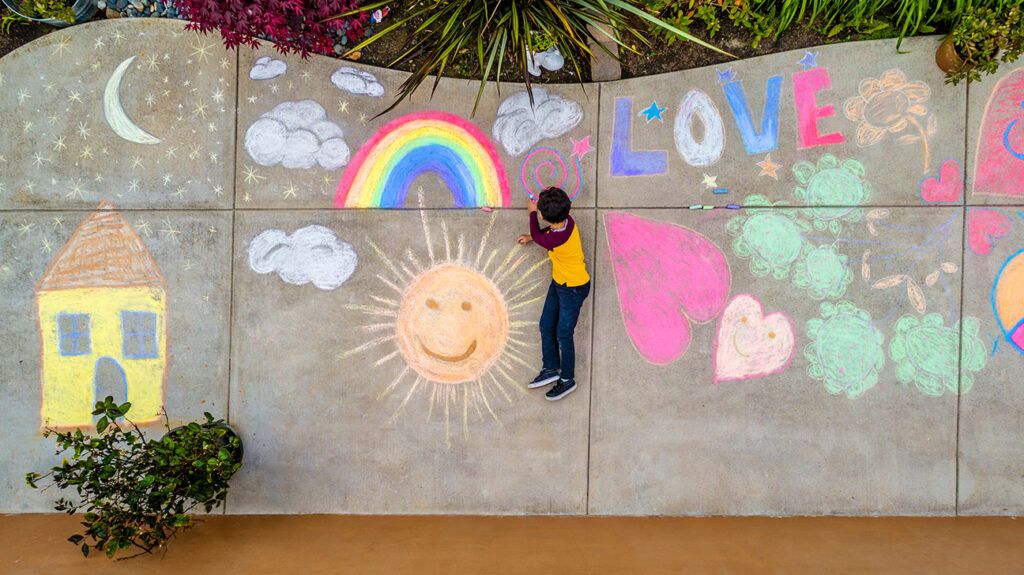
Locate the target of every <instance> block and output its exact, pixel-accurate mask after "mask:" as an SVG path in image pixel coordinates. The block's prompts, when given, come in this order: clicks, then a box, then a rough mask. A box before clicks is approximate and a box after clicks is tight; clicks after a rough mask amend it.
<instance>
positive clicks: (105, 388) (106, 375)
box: [93, 357, 128, 419]
mask: <svg viewBox="0 0 1024 575" xmlns="http://www.w3.org/2000/svg"><path fill="white" fill-rule="evenodd" d="M93 386H94V389H95V393H96V396H95V398H96V399H95V400H96V401H103V400H104V399H106V397H107V396H112V397H113V398H114V402H115V403H117V404H118V405H120V404H122V403H124V402H126V401H128V380H127V379H126V378H125V375H124V368H122V367H121V364H120V363H117V360H116V359H114V358H111V357H101V358H99V359H97V360H96V373H95V375H94V376H93ZM97 419H98V416H97Z"/></svg>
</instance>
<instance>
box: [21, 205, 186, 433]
mask: <svg viewBox="0 0 1024 575" xmlns="http://www.w3.org/2000/svg"><path fill="white" fill-rule="evenodd" d="M36 304H37V308H38V319H39V333H40V338H41V340H42V346H41V350H42V358H41V365H42V378H41V379H42V387H43V391H42V409H41V414H40V415H41V419H42V426H43V427H57V428H68V427H76V426H89V425H92V424H93V416H92V410H93V405H94V403H95V402H96V401H97V400H100V399H103V398H104V397H106V396H107V395H112V396H113V397H114V398H115V399H116V400H117V401H119V402H124V401H130V402H131V403H132V412H133V413H136V414H137V416H136V417H137V419H136V421H137V422H138V423H147V422H151V421H154V420H156V419H157V418H158V416H159V414H160V413H161V411H162V409H163V404H164V403H163V402H164V384H165V377H166V371H167V294H166V289H165V281H164V277H163V274H162V273H161V272H160V269H159V267H157V263H156V260H154V259H153V256H152V254H150V252H149V250H148V249H147V248H146V245H145V244H144V243H143V241H142V238H140V237H139V235H138V233H136V231H135V229H134V228H132V226H131V224H129V223H128V221H127V220H126V219H125V218H124V216H122V215H121V214H120V213H118V212H116V211H114V210H113V209H112V208H111V206H109V205H108V204H105V203H103V204H100V206H99V208H98V209H97V210H96V211H95V212H93V213H92V214H90V215H89V216H88V217H87V218H86V219H85V220H84V221H83V222H82V224H81V225H79V226H78V229H76V230H75V232H74V233H73V234H72V235H71V237H70V238H69V239H68V241H67V243H65V244H64V247H62V248H61V249H60V251H59V252H57V255H55V256H54V258H53V261H52V262H50V265H49V267H48V268H47V270H46V272H45V273H44V274H43V277H42V279H40V280H39V283H38V284H37V285H36Z"/></svg>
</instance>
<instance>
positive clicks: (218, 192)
mask: <svg viewBox="0 0 1024 575" xmlns="http://www.w3.org/2000/svg"><path fill="white" fill-rule="evenodd" d="M213 195H215V196H217V197H218V198H219V197H221V196H223V195H224V186H214V187H213Z"/></svg>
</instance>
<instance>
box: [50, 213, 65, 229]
mask: <svg viewBox="0 0 1024 575" xmlns="http://www.w3.org/2000/svg"><path fill="white" fill-rule="evenodd" d="M57 228H60V229H64V217H63V216H53V229H57Z"/></svg>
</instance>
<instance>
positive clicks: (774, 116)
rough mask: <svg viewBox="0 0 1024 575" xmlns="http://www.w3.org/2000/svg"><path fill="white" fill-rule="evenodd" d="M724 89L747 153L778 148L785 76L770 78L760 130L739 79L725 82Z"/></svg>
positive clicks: (761, 152) (751, 153) (759, 152)
mask: <svg viewBox="0 0 1024 575" xmlns="http://www.w3.org/2000/svg"><path fill="white" fill-rule="evenodd" d="M722 90H724V91H725V99H726V100H728V101H729V108H730V109H731V110H732V116H733V118H735V119H736V127H737V128H739V130H740V135H741V136H743V147H745V148H746V149H747V155H751V156H752V155H754V154H764V153H766V152H770V151H772V150H774V149H775V148H777V147H778V140H779V93H780V92H781V91H782V76H772V77H771V78H768V86H767V87H766V89H765V97H764V113H763V114H762V116H761V130H760V133H758V132H757V131H755V130H754V122H753V120H751V119H750V109H749V108H748V107H747V96H746V94H745V93H744V92H743V86H742V85H741V84H740V83H739V82H738V81H733V82H728V83H726V84H723V85H722Z"/></svg>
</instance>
